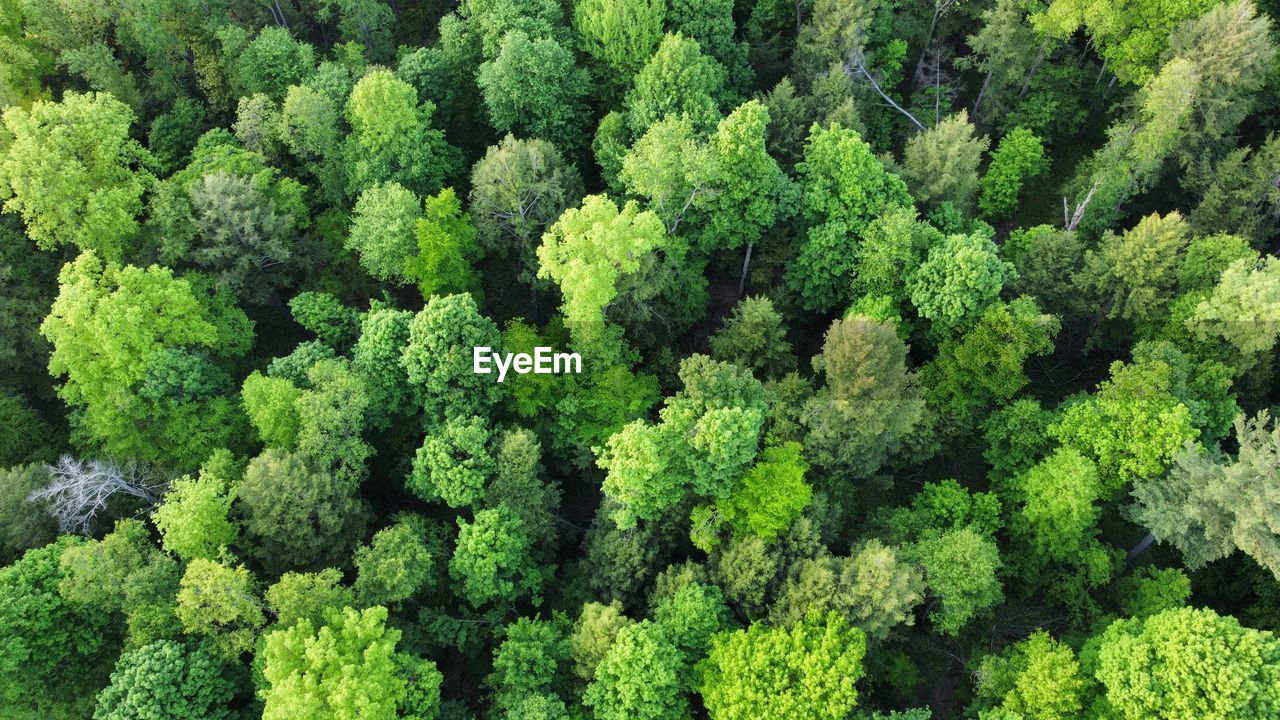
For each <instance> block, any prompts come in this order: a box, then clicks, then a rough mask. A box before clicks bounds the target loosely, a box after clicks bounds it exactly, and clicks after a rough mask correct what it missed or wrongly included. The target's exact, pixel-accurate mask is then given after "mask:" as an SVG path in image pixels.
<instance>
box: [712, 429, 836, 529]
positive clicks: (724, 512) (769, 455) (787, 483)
mask: <svg viewBox="0 0 1280 720" xmlns="http://www.w3.org/2000/svg"><path fill="white" fill-rule="evenodd" d="M802 449H803V448H802V447H801V445H800V443H797V442H789V443H785V444H783V445H779V446H773V447H767V448H765V450H764V452H763V453H761V457H760V458H758V459H757V460H756V462H755V464H754V465H752V466H751V469H750V470H748V471H747V473H746V475H745V476H744V477H743V478H742V481H741V482H740V483H739V484H738V486H737V487H735V488H734V489H733V491H732V492H731V493H730V494H729V496H728V497H727V498H725V499H723V500H721V501H719V502H717V503H716V505H715V510H716V512H717V513H718V514H719V519H720V522H722V523H724V524H725V525H727V526H729V527H730V528H731V529H732V531H733V532H734V533H735V534H737V535H756V536H758V537H761V538H764V539H765V540H769V541H772V540H774V539H776V538H777V537H778V534H779V533H781V532H783V531H784V530H786V529H787V528H788V527H790V526H791V523H792V522H793V521H794V520H795V519H796V518H797V517H799V516H800V513H802V512H804V509H805V508H806V507H808V506H809V501H810V500H811V499H812V497H813V488H811V487H810V486H809V484H808V483H806V482H805V481H804V474H805V472H806V471H808V469H809V465H808V463H806V462H805V461H804V458H803V457H801V450H802Z"/></svg>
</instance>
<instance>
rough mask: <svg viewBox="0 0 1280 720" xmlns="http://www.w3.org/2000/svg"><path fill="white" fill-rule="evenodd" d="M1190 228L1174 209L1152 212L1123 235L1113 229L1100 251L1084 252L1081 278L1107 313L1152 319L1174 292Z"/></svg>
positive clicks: (1128, 317) (1134, 319) (1078, 278)
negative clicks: (1160, 213)
mask: <svg viewBox="0 0 1280 720" xmlns="http://www.w3.org/2000/svg"><path fill="white" fill-rule="evenodd" d="M1190 230H1191V229H1190V227H1188V226H1187V224H1186V222H1185V221H1183V219H1182V216H1181V215H1179V214H1178V213H1177V212H1176V211H1175V212H1171V213H1169V214H1168V215H1165V216H1164V217H1161V216H1159V215H1155V214H1153V215H1148V216H1147V217H1145V218H1143V219H1142V220H1141V221H1140V222H1139V223H1138V224H1137V225H1136V226H1134V227H1133V228H1132V229H1130V230H1128V231H1126V232H1125V233H1124V234H1123V235H1119V236H1117V235H1115V234H1113V233H1110V232H1108V233H1106V234H1105V235H1104V236H1103V237H1102V242H1101V243H1100V244H1099V247H1098V249H1097V251H1094V250H1089V251H1087V252H1085V256H1084V267H1083V268H1082V269H1081V270H1080V274H1079V275H1078V276H1077V280H1076V282H1077V283H1078V284H1079V285H1080V287H1081V288H1083V289H1085V290H1087V291H1089V292H1092V293H1094V294H1095V296H1096V297H1097V298H1098V299H1099V301H1100V302H1099V305H1100V306H1101V309H1102V310H1103V312H1105V313H1106V315H1107V317H1110V318H1124V319H1126V320H1131V321H1133V322H1134V323H1135V324H1139V325H1141V324H1142V323H1146V322H1150V321H1152V320H1153V319H1155V318H1156V317H1158V316H1159V314H1160V312H1161V311H1162V310H1163V308H1164V306H1165V304H1166V303H1168V301H1169V300H1170V299H1171V298H1172V296H1173V288H1174V283H1175V282H1176V272H1177V268H1178V261H1179V259H1180V257H1181V255H1182V251H1183V249H1184V248H1186V246H1187V240H1188V239H1189V238H1188V236H1189V234H1190Z"/></svg>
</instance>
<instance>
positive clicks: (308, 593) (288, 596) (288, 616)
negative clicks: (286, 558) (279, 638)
mask: <svg viewBox="0 0 1280 720" xmlns="http://www.w3.org/2000/svg"><path fill="white" fill-rule="evenodd" d="M264 599H265V600H266V604H267V607H269V608H271V612H273V613H275V618H276V623H277V624H278V625H279V626H280V627H282V628H290V627H293V626H294V625H297V624H298V621H299V620H304V619H305V620H307V621H309V622H310V623H311V624H312V626H313V627H314V626H318V625H323V624H324V618H325V613H326V611H328V610H341V609H342V608H344V607H351V606H353V605H355V595H354V593H353V592H352V590H351V588H348V587H345V586H344V585H343V584H342V573H341V572H339V571H338V570H336V569H334V568H325V569H324V570H321V571H320V572H314V573H293V572H287V573H285V574H284V575H281V576H280V579H279V580H277V581H276V582H275V584H273V585H272V586H271V587H269V588H267V592H266V594H265V595H264Z"/></svg>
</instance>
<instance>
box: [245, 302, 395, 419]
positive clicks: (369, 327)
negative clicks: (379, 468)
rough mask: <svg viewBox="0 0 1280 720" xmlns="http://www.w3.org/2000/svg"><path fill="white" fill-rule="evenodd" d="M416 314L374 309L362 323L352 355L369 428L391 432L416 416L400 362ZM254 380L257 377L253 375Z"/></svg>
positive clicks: (386, 308)
mask: <svg viewBox="0 0 1280 720" xmlns="http://www.w3.org/2000/svg"><path fill="white" fill-rule="evenodd" d="M411 322H413V313H411V312H409V311H407V310H396V309H395V308H392V307H374V308H370V310H369V312H367V313H365V315H364V318H363V320H361V323H360V339H359V340H357V341H356V344H355V347H354V348H353V349H352V352H351V358H352V360H351V368H352V369H353V370H354V371H355V372H356V374H357V375H359V376H360V379H361V381H362V383H363V384H364V388H365V392H366V393H367V394H368V396H369V408H368V413H367V416H368V422H369V427H371V428H375V429H379V430H382V429H388V428H390V427H392V426H394V425H395V422H396V421H397V420H399V419H403V418H407V417H408V416H409V415H411V414H412V410H413V407H412V402H411V398H412V393H411V392H410V390H409V376H408V374H407V372H406V370H405V367H404V365H403V364H402V363H401V362H400V359H401V356H402V354H403V353H404V348H405V346H406V345H408V344H409V324H410V323H411ZM250 377H253V376H252V375H250Z"/></svg>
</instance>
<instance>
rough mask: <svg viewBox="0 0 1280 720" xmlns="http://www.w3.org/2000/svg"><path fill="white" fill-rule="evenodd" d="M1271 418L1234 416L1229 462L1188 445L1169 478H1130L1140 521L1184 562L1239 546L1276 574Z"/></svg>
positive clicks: (1279, 442) (1279, 429) (1278, 444)
mask: <svg viewBox="0 0 1280 720" xmlns="http://www.w3.org/2000/svg"><path fill="white" fill-rule="evenodd" d="M1269 420H1270V416H1269V415H1268V413H1267V411H1265V410H1263V411H1261V412H1260V413H1259V414H1258V415H1257V416H1255V417H1253V418H1251V419H1250V420H1248V421H1246V420H1245V419H1244V417H1243V416H1241V417H1240V418H1237V419H1236V426H1235V431H1236V442H1237V444H1238V445H1239V448H1240V451H1239V454H1238V455H1237V457H1236V458H1235V460H1234V461H1232V460H1230V459H1227V460H1225V461H1224V460H1223V459H1221V458H1217V457H1215V456H1214V454H1209V453H1206V452H1203V451H1202V450H1201V449H1199V448H1197V447H1195V446H1194V445H1188V446H1187V447H1186V448H1184V449H1183V450H1182V451H1180V452H1179V453H1178V454H1177V455H1175V456H1174V458H1173V467H1172V469H1171V470H1170V472H1169V474H1168V476H1167V477H1165V478H1160V479H1156V478H1152V479H1149V480H1144V481H1140V482H1138V483H1137V484H1135V486H1134V489H1133V495H1134V498H1135V499H1136V500H1137V501H1138V511H1137V513H1136V516H1137V519H1138V521H1139V522H1141V523H1142V524H1143V525H1145V526H1146V527H1147V528H1148V529H1150V530H1151V532H1152V534H1153V535H1155V537H1156V539H1158V540H1160V541H1162V542H1167V543H1170V544H1171V545H1173V546H1174V547H1176V548H1177V549H1178V550H1179V551H1180V552H1181V553H1182V556H1183V559H1184V560H1185V562H1186V563H1187V566H1188V567H1190V568H1192V569H1195V568H1198V567H1201V566H1203V565H1204V564H1205V563H1207V562H1210V561H1213V560H1216V559H1218V558H1221V557H1225V556H1226V555H1228V554H1230V553H1231V552H1232V551H1234V550H1237V549H1239V550H1241V551H1243V552H1244V553H1245V554H1247V555H1249V556H1250V557H1252V558H1253V559H1254V560H1255V561H1257V563H1258V564H1259V565H1261V566H1262V567H1265V568H1267V569H1268V570H1270V571H1271V572H1272V573H1273V574H1275V575H1276V576H1277V577H1280V545H1277V543H1276V535H1277V533H1276V526H1277V523H1280V507H1277V504H1276V502H1275V500H1274V499H1273V498H1272V497H1270V494H1271V493H1272V492H1273V491H1274V488H1275V487H1276V484H1277V483H1280V474H1278V471H1277V469H1276V459H1277V457H1280V426H1274V423H1272V425H1273V427H1271V428H1270V429H1268V427H1267V425H1268V421H1269Z"/></svg>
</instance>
